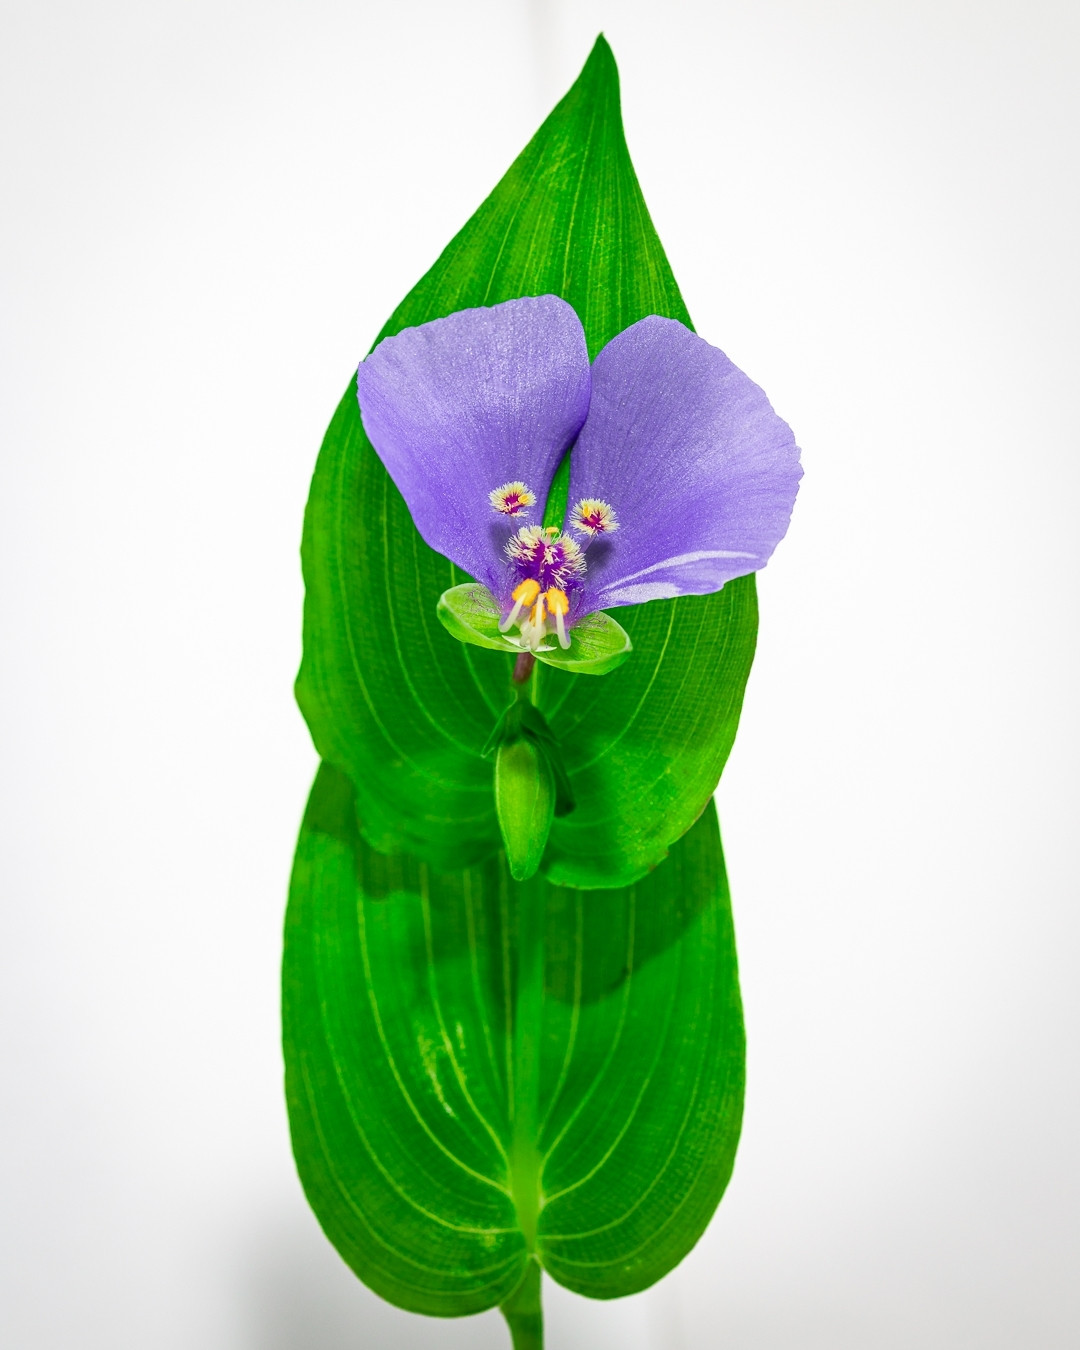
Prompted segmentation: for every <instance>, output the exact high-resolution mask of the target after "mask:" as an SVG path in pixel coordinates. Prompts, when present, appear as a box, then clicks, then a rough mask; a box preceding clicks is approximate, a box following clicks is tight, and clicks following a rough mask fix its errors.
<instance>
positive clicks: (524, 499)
mask: <svg viewBox="0 0 1080 1350" xmlns="http://www.w3.org/2000/svg"><path fill="white" fill-rule="evenodd" d="M488 501H489V502H490V503H491V505H492V506H493V507H494V508H495V510H496V511H501V512H502V514H503V515H504V516H521V515H526V514H528V510H529V507H530V506H534V505H535V504H536V493H535V492H532V491H530V489H529V488H527V487H526V486H525V484H524V483H523V482H521V480H520V479H516V480H515V481H514V482H513V483H504V484H503V485H502V487H497V488H493V489H492V490H491V491H490V492H489V493H488Z"/></svg>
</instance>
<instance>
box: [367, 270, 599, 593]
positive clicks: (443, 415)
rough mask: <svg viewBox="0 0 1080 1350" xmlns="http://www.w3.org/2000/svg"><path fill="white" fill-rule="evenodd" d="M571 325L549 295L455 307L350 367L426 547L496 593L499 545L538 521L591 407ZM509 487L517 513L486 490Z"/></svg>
mask: <svg viewBox="0 0 1080 1350" xmlns="http://www.w3.org/2000/svg"><path fill="white" fill-rule="evenodd" d="M589 386H590V380H589V357H588V352H587V349H586V346H585V334H584V332H583V331H582V327H581V321H580V320H579V319H578V316H577V315H576V314H575V313H574V311H573V309H572V308H571V307H570V306H569V305H568V304H566V302H565V301H563V300H560V299H559V298H558V297H557V296H554V295H541V296H533V297H528V298H526V299H522V300H508V301H506V302H505V303H504V304H501V305H493V306H491V307H489V308H485V309H464V310H460V311H459V312H458V313H456V314H451V315H449V316H448V317H447V318H445V319H435V320H434V321H433V322H431V323H426V324H423V325H421V326H420V327H419V328H406V329H405V330H404V331H402V332H401V333H398V334H397V335H396V336H395V337H389V338H386V339H384V340H383V341H382V342H380V343H379V345H378V346H377V347H376V348H375V350H374V351H373V352H372V353H371V355H370V356H369V357H368V358H367V360H366V361H363V362H362V363H361V365H360V369H359V371H358V372H357V379H356V388H357V395H358V397H359V400H360V413H361V417H362V419H363V423H364V430H365V431H366V432H367V434H368V436H369V438H370V440H371V443H372V445H373V446H374V447H375V449H376V451H377V452H378V455H379V458H380V459H381V460H382V462H383V463H384V464H385V465H386V468H387V470H388V471H389V474H390V477H391V478H392V479H393V480H394V482H395V483H396V484H397V487H398V490H399V491H400V492H401V495H402V496H403V497H404V498H405V501H406V504H407V505H408V508H409V510H410V512H411V513H412V517H413V520H414V521H415V522H416V527H417V529H418V530H419V531H420V534H421V535H422V536H423V538H424V541H425V542H426V543H427V544H429V545H430V546H431V547H432V548H434V549H437V550H438V551H439V552H440V553H443V554H445V555H446V556H447V557H448V558H450V559H452V561H453V562H455V563H456V564H457V565H458V566H459V567H460V568H462V569H463V570H464V571H466V572H467V573H468V574H469V575H470V576H473V577H476V578H477V579H478V580H480V581H483V582H485V583H486V584H487V585H488V586H490V587H491V589H492V590H494V591H496V593H498V591H499V590H501V589H503V588H504V587H503V584H502V583H503V580H504V574H505V572H506V567H505V559H504V558H503V557H502V548H503V545H504V544H505V542H506V540H507V538H508V537H509V535H510V534H511V533H512V532H513V531H514V530H516V529H517V528H518V527H519V526H520V525H522V524H537V525H538V524H539V523H540V521H541V519H542V518H543V514H544V501H545V499H546V498H547V493H548V488H549V487H550V485H551V478H552V475H553V474H554V472H555V469H556V468H557V467H558V464H559V460H560V459H561V458H562V455H563V452H564V451H565V450H566V448H567V446H568V445H569V444H570V443H571V442H572V441H573V439H574V436H575V435H576V434H577V432H578V430H579V428H580V427H581V424H582V423H583V422H584V420H585V415H586V413H587V412H588V408H589ZM515 480H518V481H520V482H522V483H525V484H527V485H528V487H529V488H530V489H531V490H532V491H533V492H534V493H535V494H536V498H537V500H536V503H535V505H533V506H532V507H531V508H530V509H529V513H528V515H527V516H524V515H519V516H506V515H500V514H499V513H498V512H496V511H495V510H494V509H493V508H492V504H491V499H490V493H491V492H492V490H493V489H495V488H499V487H501V486H502V485H503V484H505V483H508V482H513V481H515Z"/></svg>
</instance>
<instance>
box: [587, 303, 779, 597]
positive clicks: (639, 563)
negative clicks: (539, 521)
mask: <svg viewBox="0 0 1080 1350" xmlns="http://www.w3.org/2000/svg"><path fill="white" fill-rule="evenodd" d="M801 477H802V470H801V468H800V467H799V451H798V447H797V446H796V445H795V440H794V437H793V436H792V434H791V428H790V427H789V426H788V425H787V423H786V422H783V421H781V419H780V418H779V417H777V415H776V414H775V413H774V412H773V410H772V407H771V405H770V404H769V400H768V399H767V398H766V397H765V395H764V393H763V392H762V391H761V390H760V389H759V388H758V386H757V385H756V384H754V383H753V381H752V380H750V379H748V378H747V376H745V375H744V374H743V373H742V371H741V370H739V369H738V367H736V366H734V365H733V364H732V363H731V362H730V361H729V360H728V358H727V357H726V356H725V355H724V353H723V352H722V351H720V350H719V349H718V348H716V347H711V346H710V345H709V344H708V343H707V342H705V341H704V340H703V339H702V338H699V337H698V336H697V335H696V334H695V333H692V332H691V331H690V330H689V329H688V328H686V327H685V326H684V325H683V324H681V323H677V322H675V321H674V320H673V319H662V318H659V317H658V316H656V315H652V316H650V317H649V318H647V319H642V320H640V321H639V322H638V323H635V324H633V325H632V326H631V327H630V328H627V329H624V331H623V332H621V333H620V334H619V335H618V336H617V337H615V338H612V340H611V341H610V342H609V343H608V344H607V346H606V347H604V348H603V350H602V351H601V352H600V353H599V355H598V356H597V358H596V361H595V362H594V364H593V378H592V403H591V406H590V408H589V416H588V420H587V421H586V423H585V425H584V427H583V428H582V431H581V435H580V436H579V437H578V442H577V445H576V446H575V447H574V451H573V454H572V455H571V457H570V504H571V507H572V506H573V504H574V503H575V502H577V501H579V500H580V499H581V498H583V497H589V498H599V499H601V500H602V501H604V502H607V503H608V504H610V506H611V507H612V508H613V509H614V511H615V514H616V516H617V518H618V524H619V528H618V533H617V534H614V535H612V536H611V538H610V539H607V538H601V539H599V540H597V541H596V542H594V543H593V544H591V545H590V547H589V551H588V554H587V561H588V569H589V570H588V576H587V579H586V591H585V594H583V596H582V600H581V604H580V606H579V612H580V613H586V612H588V611H589V610H592V609H606V608H610V607H611V606H614V605H636V604H641V603H643V602H644V601H646V600H660V599H669V598H671V597H673V596H676V595H705V594H708V593H709V592H711V591H718V590H719V589H720V587H721V586H723V584H724V582H725V581H730V580H731V578H732V577H737V576H742V575H743V573H745V572H756V571H757V570H758V569H759V568H762V567H764V566H765V563H766V562H767V561H768V559H769V556H770V555H771V553H772V551H773V549H774V548H775V547H776V545H777V544H778V543H779V542H780V540H781V539H782V538H783V537H784V534H785V532H786V530H787V527H788V521H789V520H790V517H791V508H792V505H793V503H794V501H795V494H796V492H797V491H798V484H799V479H800V478H801Z"/></svg>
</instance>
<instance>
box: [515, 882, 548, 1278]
mask: <svg viewBox="0 0 1080 1350" xmlns="http://www.w3.org/2000/svg"><path fill="white" fill-rule="evenodd" d="M514 889H515V890H516V891H517V958H518V969H517V993H516V998H515V1004H514V1098H513V1134H512V1136H511V1140H510V1191H511V1194H512V1195H513V1197H514V1207H515V1208H516V1210H517V1216H518V1223H519V1224H520V1226H521V1231H522V1233H524V1235H525V1245H526V1247H527V1248H528V1250H529V1252H530V1253H532V1252H535V1250H536V1225H537V1222H538V1220H539V1218H540V1150H539V1149H538V1147H537V1139H536V1135H537V1124H538V1119H539V1107H540V1022H541V1018H542V1016H543V1011H544V888H543V885H542V883H541V882H540V881H538V880H533V881H526V882H519V883H518V884H517V886H516V887H515V888H514Z"/></svg>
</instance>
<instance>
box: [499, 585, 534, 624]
mask: <svg viewBox="0 0 1080 1350" xmlns="http://www.w3.org/2000/svg"><path fill="white" fill-rule="evenodd" d="M539 594H540V583H539V582H538V581H534V580H533V579H532V577H526V578H525V580H524V581H523V582H522V583H521V584H520V585H519V586H515V588H514V590H513V591H512V592H511V593H510V599H511V600H513V602H514V607H513V609H511V611H510V613H509V614H508V615H507V616H506V618H505V619H503V620H502V621H501V622H500V624H499V632H500V633H505V632H506V631H507V630H508V629H510V628H513V626H514V624H516V623H517V621H518V619H519V618H520V617H521V611H522V610H523V609H524V608H525V607H526V606H527V605H531V604H532V602H533V601H534V600H535V599H536V597H537V596H538V595H539Z"/></svg>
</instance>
